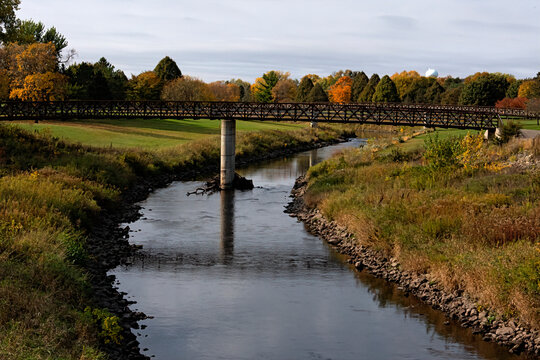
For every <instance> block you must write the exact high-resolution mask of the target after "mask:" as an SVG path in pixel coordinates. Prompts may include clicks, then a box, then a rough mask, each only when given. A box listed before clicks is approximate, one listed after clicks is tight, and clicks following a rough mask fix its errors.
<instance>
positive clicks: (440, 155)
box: [424, 133, 463, 169]
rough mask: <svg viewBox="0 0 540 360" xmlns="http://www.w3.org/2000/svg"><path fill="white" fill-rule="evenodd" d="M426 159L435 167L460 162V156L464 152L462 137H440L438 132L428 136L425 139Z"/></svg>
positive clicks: (454, 164) (455, 164)
mask: <svg viewBox="0 0 540 360" xmlns="http://www.w3.org/2000/svg"><path fill="white" fill-rule="evenodd" d="M424 148H425V150H426V151H425V153H424V159H425V160H426V162H427V164H428V165H429V166H430V167H431V168H433V169H440V168H444V167H449V166H457V165H458V164H459V161H458V156H459V155H461V154H462V153H463V149H462V146H461V138H459V137H450V138H447V139H441V138H439V135H438V133H435V136H433V137H432V136H431V135H430V136H428V137H427V138H426V140H425V141H424Z"/></svg>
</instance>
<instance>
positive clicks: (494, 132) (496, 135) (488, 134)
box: [484, 127, 502, 140]
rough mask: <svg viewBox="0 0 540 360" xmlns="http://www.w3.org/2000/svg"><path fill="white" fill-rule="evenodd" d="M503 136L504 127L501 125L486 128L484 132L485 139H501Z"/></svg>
mask: <svg viewBox="0 0 540 360" xmlns="http://www.w3.org/2000/svg"><path fill="white" fill-rule="evenodd" d="M501 137H502V129H501V128H500V127H498V128H496V129H491V130H486V131H485V132H484V140H492V139H500V138H501Z"/></svg>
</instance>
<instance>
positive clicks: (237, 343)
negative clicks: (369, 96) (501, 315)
mask: <svg viewBox="0 0 540 360" xmlns="http://www.w3.org/2000/svg"><path fill="white" fill-rule="evenodd" d="M363 143H364V142H363V141H362V140H353V141H350V142H348V143H343V144H338V145H334V146H330V147H327V148H323V149H317V150H312V151H307V152H304V153H301V154H298V155H295V156H292V157H289V158H286V159H279V160H275V161H270V162H265V163H263V164H258V165H256V166H252V167H249V168H245V169H240V170H239V173H241V174H242V175H244V176H246V177H248V178H250V179H253V181H254V184H255V185H256V186H257V187H256V188H255V189H254V190H252V191H244V192H242V191H235V192H222V193H217V194H213V195H209V196H206V195H205V196H200V195H199V196H196V195H191V196H187V195H186V193H187V192H188V191H193V190H194V189H195V188H196V187H198V186H200V185H201V183H200V182H175V183H173V184H171V185H170V186H169V187H167V188H164V189H159V190H156V191H155V192H154V193H152V194H151V195H150V197H149V198H148V199H147V200H146V201H144V202H142V203H141V206H142V207H143V210H142V212H143V216H142V217H141V219H139V220H138V221H136V222H134V223H131V224H129V226H130V228H131V229H132V232H131V234H130V241H131V242H132V243H134V244H140V245H143V250H142V254H143V255H144V256H143V257H140V258H136V259H134V260H133V263H132V264H131V265H130V266H122V267H119V268H117V269H115V270H114V271H112V272H111V273H112V274H114V275H115V276H116V277H117V279H118V287H119V289H120V290H121V291H124V292H127V293H128V294H129V295H128V298H129V299H130V300H135V301H137V304H135V305H133V307H134V308H135V309H136V310H138V311H142V312H144V313H146V314H147V315H150V316H153V317H154V318H153V319H148V320H145V321H143V322H141V324H142V325H143V328H144V329H141V330H135V332H136V333H137V334H138V339H139V341H140V343H141V348H144V349H146V350H145V351H144V352H143V353H144V354H146V355H149V356H152V355H154V356H155V357H156V359H160V360H169V359H231V360H232V359H276V360H277V359H280V360H282V359H371V360H375V359H520V357H518V356H514V355H510V354H508V352H507V350H506V349H505V348H502V347H499V346H497V345H495V344H492V343H487V342H484V341H482V339H481V337H480V336H478V335H473V334H472V332H471V330H469V329H463V328H461V327H459V326H457V324H455V323H453V322H452V321H450V322H448V321H447V320H448V319H447V318H446V317H445V316H444V314H442V313H440V312H438V311H435V310H432V309H431V308H430V307H428V306H425V305H423V304H422V303H421V302H419V300H418V299H416V298H415V297H413V296H409V297H408V296H406V295H405V294H403V293H402V292H401V291H400V290H398V289H397V287H396V286H395V285H393V284H390V283H388V282H386V281H384V280H381V279H377V278H375V277H373V276H371V275H369V274H367V273H365V272H358V271H356V270H355V269H354V267H353V266H351V265H349V264H348V263H347V261H346V260H347V259H346V258H345V257H344V256H342V255H340V254H338V253H336V252H335V251H333V250H332V249H331V248H330V247H329V246H328V245H327V244H325V243H324V242H323V241H322V240H320V239H319V238H317V237H314V236H312V235H310V234H308V233H307V232H306V231H305V229H304V226H303V224H302V223H299V222H297V220H296V219H294V218H291V217H289V216H288V215H287V214H285V213H283V210H284V207H285V205H286V204H287V203H288V202H289V200H290V198H289V193H290V191H291V188H292V186H293V184H294V181H295V179H296V178H297V177H298V176H300V175H302V174H304V173H305V171H306V170H307V168H308V167H309V166H310V165H312V164H315V163H317V162H320V161H321V160H323V159H326V158H328V157H329V156H331V154H332V153H334V152H335V151H338V150H339V149H341V148H343V147H350V146H360V145H362V144H363Z"/></svg>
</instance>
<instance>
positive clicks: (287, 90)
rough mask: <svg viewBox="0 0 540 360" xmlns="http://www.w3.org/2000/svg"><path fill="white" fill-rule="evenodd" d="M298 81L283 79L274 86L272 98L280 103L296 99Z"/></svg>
mask: <svg viewBox="0 0 540 360" xmlns="http://www.w3.org/2000/svg"><path fill="white" fill-rule="evenodd" d="M296 88H297V86H296V82H294V80H291V79H281V80H279V81H278V82H277V84H276V86H274V87H273V88H272V100H273V101H274V102H278V103H290V102H294V100H295V99H296Z"/></svg>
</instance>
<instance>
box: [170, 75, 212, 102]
mask: <svg viewBox="0 0 540 360" xmlns="http://www.w3.org/2000/svg"><path fill="white" fill-rule="evenodd" d="M161 99H163V100H167V101H211V100H213V99H214V97H213V94H212V92H211V91H210V89H209V88H208V85H207V84H206V83H205V82H203V81H202V80H199V79H197V78H194V77H191V76H182V77H181V78H177V79H175V80H172V81H169V82H168V83H167V84H165V86H164V87H163V92H162V93H161Z"/></svg>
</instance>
